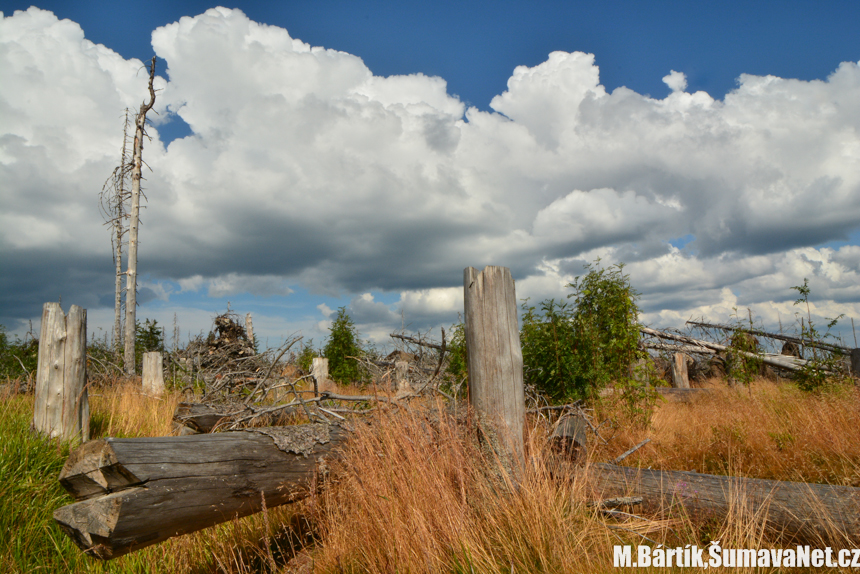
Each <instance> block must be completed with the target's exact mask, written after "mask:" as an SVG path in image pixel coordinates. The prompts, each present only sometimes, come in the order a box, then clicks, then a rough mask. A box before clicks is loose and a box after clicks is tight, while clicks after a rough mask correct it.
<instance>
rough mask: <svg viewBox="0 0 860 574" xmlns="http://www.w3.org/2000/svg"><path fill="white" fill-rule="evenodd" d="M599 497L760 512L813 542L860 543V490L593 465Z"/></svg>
mask: <svg viewBox="0 0 860 574" xmlns="http://www.w3.org/2000/svg"><path fill="white" fill-rule="evenodd" d="M590 473H591V474H590V476H591V480H592V484H593V485H594V488H595V489H596V490H597V491H598V492H599V493H600V494H601V495H608V496H613V495H620V496H627V495H629V496H641V497H642V498H643V500H644V506H645V508H646V509H648V510H651V511H663V512H668V511H671V510H672V509H675V508H677V507H679V506H680V507H683V509H684V511H685V512H686V513H687V514H688V515H690V516H692V517H698V518H708V517H711V516H725V515H726V514H728V513H730V512H749V514H750V515H753V514H755V515H757V516H758V513H761V517H762V519H763V520H764V517H765V516H766V521H767V527H768V529H769V530H770V531H772V532H775V533H778V534H781V535H784V536H785V535H787V536H788V537H790V538H795V539H797V540H801V541H807V542H810V543H816V542H822V541H823V542H827V543H833V544H845V543H848V544H854V545H856V544H857V543H860V488H852V487H849V486H832V485H827V484H808V483H803V482H783V481H777V480H761V479H753V478H738V477H731V476H715V475H710V474H699V473H696V472H679V471H661V470H651V469H638V468H630V467H624V466H614V465H611V464H596V465H593V466H592V467H591V468H590Z"/></svg>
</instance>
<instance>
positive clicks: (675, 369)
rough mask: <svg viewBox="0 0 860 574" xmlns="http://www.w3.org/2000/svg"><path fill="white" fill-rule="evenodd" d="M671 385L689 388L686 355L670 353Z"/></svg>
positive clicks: (678, 387) (677, 387)
mask: <svg viewBox="0 0 860 574" xmlns="http://www.w3.org/2000/svg"><path fill="white" fill-rule="evenodd" d="M672 386H673V387H675V388H676V389H689V388H690V377H689V374H688V373H687V355H685V354H684V353H675V354H674V355H672Z"/></svg>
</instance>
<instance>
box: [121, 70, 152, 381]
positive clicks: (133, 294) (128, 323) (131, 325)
mask: <svg viewBox="0 0 860 574" xmlns="http://www.w3.org/2000/svg"><path fill="white" fill-rule="evenodd" d="M154 79H155V56H153V57H152V63H151V64H150V67H149V98H150V99H149V102H148V103H143V104H141V105H140V112H138V114H137V120H136V121H135V131H134V153H133V156H132V168H131V221H130V222H129V227H128V272H127V273H126V287H125V361H124V362H125V372H126V374H128V375H134V373H135V364H134V339H135V326H136V324H137V228H138V225H139V223H140V172H141V168H142V166H143V158H142V156H143V136H144V131H145V128H146V112H148V111H149V110H150V109H152V106H153V104H155V90H154V89H153V87H152V82H153V80H154Z"/></svg>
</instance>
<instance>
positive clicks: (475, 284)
mask: <svg viewBox="0 0 860 574" xmlns="http://www.w3.org/2000/svg"><path fill="white" fill-rule="evenodd" d="M463 290H464V297H465V311H466V355H467V357H468V370H469V401H470V403H471V404H472V407H473V408H474V409H475V413H476V415H477V417H478V424H479V426H480V429H481V434H482V436H483V438H484V440H486V441H487V443H488V445H489V446H490V447H491V448H492V449H493V451H494V452H495V453H497V454H498V456H499V458H500V460H501V462H502V464H503V465H504V467H505V468H506V469H507V470H508V471H509V472H511V473H512V474H513V475H514V476H516V475H517V474H519V471H520V469H521V466H522V463H523V462H524V460H525V459H524V453H525V446H524V441H523V431H524V429H525V414H526V413H525V389H524V387H523V353H522V348H521V347H520V330H519V325H518V322H517V302H516V294H515V290H514V279H513V277H512V276H511V271H510V269H508V268H507V267H497V266H493V265H490V266H487V267H485V268H484V270H483V271H478V270H477V269H475V268H474V267H467V268H466V269H465V270H464V272H463Z"/></svg>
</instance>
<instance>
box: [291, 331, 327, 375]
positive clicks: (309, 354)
mask: <svg viewBox="0 0 860 574" xmlns="http://www.w3.org/2000/svg"><path fill="white" fill-rule="evenodd" d="M321 356H322V355H321V354H320V352H319V351H318V350H316V349H314V340H313V339H308V344H307V345H304V346H303V347H302V350H301V351H300V352H299V355H298V356H297V357H296V365H298V366H299V368H300V369H301V370H303V371H305V372H307V373H309V372H311V367H312V366H313V364H314V359H316V358H317V357H321Z"/></svg>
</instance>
